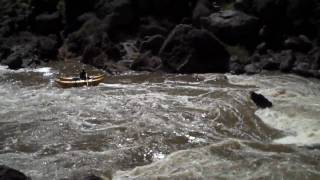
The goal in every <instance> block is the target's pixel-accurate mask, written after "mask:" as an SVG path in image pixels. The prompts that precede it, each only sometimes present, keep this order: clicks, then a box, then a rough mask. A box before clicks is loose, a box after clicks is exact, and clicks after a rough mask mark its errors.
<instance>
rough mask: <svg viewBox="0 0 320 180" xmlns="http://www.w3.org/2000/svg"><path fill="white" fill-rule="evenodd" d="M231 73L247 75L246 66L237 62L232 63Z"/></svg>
mask: <svg viewBox="0 0 320 180" xmlns="http://www.w3.org/2000/svg"><path fill="white" fill-rule="evenodd" d="M230 73H231V74H236V75H239V74H243V73H245V70H244V65H242V64H240V63H237V62H231V63H230Z"/></svg>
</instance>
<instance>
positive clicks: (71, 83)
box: [55, 75, 104, 88]
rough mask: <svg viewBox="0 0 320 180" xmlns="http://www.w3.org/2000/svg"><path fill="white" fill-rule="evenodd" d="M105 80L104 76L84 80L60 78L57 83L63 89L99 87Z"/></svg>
mask: <svg viewBox="0 0 320 180" xmlns="http://www.w3.org/2000/svg"><path fill="white" fill-rule="evenodd" d="M103 80H104V75H97V76H89V77H88V79H86V80H82V79H80V78H77V77H59V78H57V79H56V80H55V81H56V83H57V84H59V85H60V86H61V87H63V88H71V87H82V86H97V85H99V84H100V83H101V82H102V81H103Z"/></svg>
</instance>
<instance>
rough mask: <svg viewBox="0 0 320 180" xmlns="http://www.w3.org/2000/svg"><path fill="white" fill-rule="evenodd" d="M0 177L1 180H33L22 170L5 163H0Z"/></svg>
mask: <svg viewBox="0 0 320 180" xmlns="http://www.w3.org/2000/svg"><path fill="white" fill-rule="evenodd" d="M0 179H1V180H31V179H30V178H29V177H27V176H26V175H24V174H23V173H22V172H20V171H18V170H15V169H12V168H10V167H7V166H4V165H0Z"/></svg>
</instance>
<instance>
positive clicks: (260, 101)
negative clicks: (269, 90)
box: [250, 91, 272, 108]
mask: <svg viewBox="0 0 320 180" xmlns="http://www.w3.org/2000/svg"><path fill="white" fill-rule="evenodd" d="M250 97H251V99H252V101H253V102H254V103H255V104H256V105H257V106H258V107H260V108H270V107H272V103H271V102H270V101H269V100H268V99H267V98H266V97H264V96H263V95H262V94H258V93H255V92H253V91H251V92H250Z"/></svg>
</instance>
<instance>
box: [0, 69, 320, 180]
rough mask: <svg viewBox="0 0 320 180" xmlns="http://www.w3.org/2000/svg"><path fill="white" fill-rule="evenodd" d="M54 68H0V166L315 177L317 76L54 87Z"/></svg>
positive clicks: (130, 80)
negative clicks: (256, 99) (260, 102)
mask: <svg viewBox="0 0 320 180" xmlns="http://www.w3.org/2000/svg"><path fill="white" fill-rule="evenodd" d="M61 71H63V68H61V67H59V66H53V67H52V68H38V69H35V70H31V69H29V70H28V69H24V70H19V71H11V70H7V69H6V68H5V67H1V68H0V82H1V84H0V97H1V100H0V164H5V165H8V166H10V167H13V168H17V169H19V170H21V171H23V172H25V173H26V174H27V175H28V176H30V177H32V179H35V180H38V179H39V180H42V179H64V178H70V177H74V179H77V177H78V176H80V175H81V174H90V173H93V174H97V175H102V176H104V177H106V178H110V179H111V178H112V179H290V180H291V179H297V180H300V179H320V165H319V164H320V163H319V162H320V150H319V149H320V148H319V144H320V118H319V117H320V81H318V80H313V79H305V78H301V77H297V76H293V75H270V74H269V75H257V76H232V75H221V74H220V75H219V74H204V75H168V74H147V73H141V74H136V73H130V74H128V75H121V76H111V77H107V79H106V81H105V82H104V83H102V84H100V85H99V86H97V87H83V88H71V89H61V88H59V87H58V86H57V85H56V84H55V83H54V78H55V77H56V76H58V74H59V72H61ZM252 90H255V91H258V92H260V93H262V94H264V95H266V96H267V97H268V98H269V99H270V100H271V101H272V102H273V103H274V107H272V108H270V109H264V110H258V109H257V108H256V106H255V105H254V103H253V102H252V101H251V100H250V98H249V92H250V91H252Z"/></svg>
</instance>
